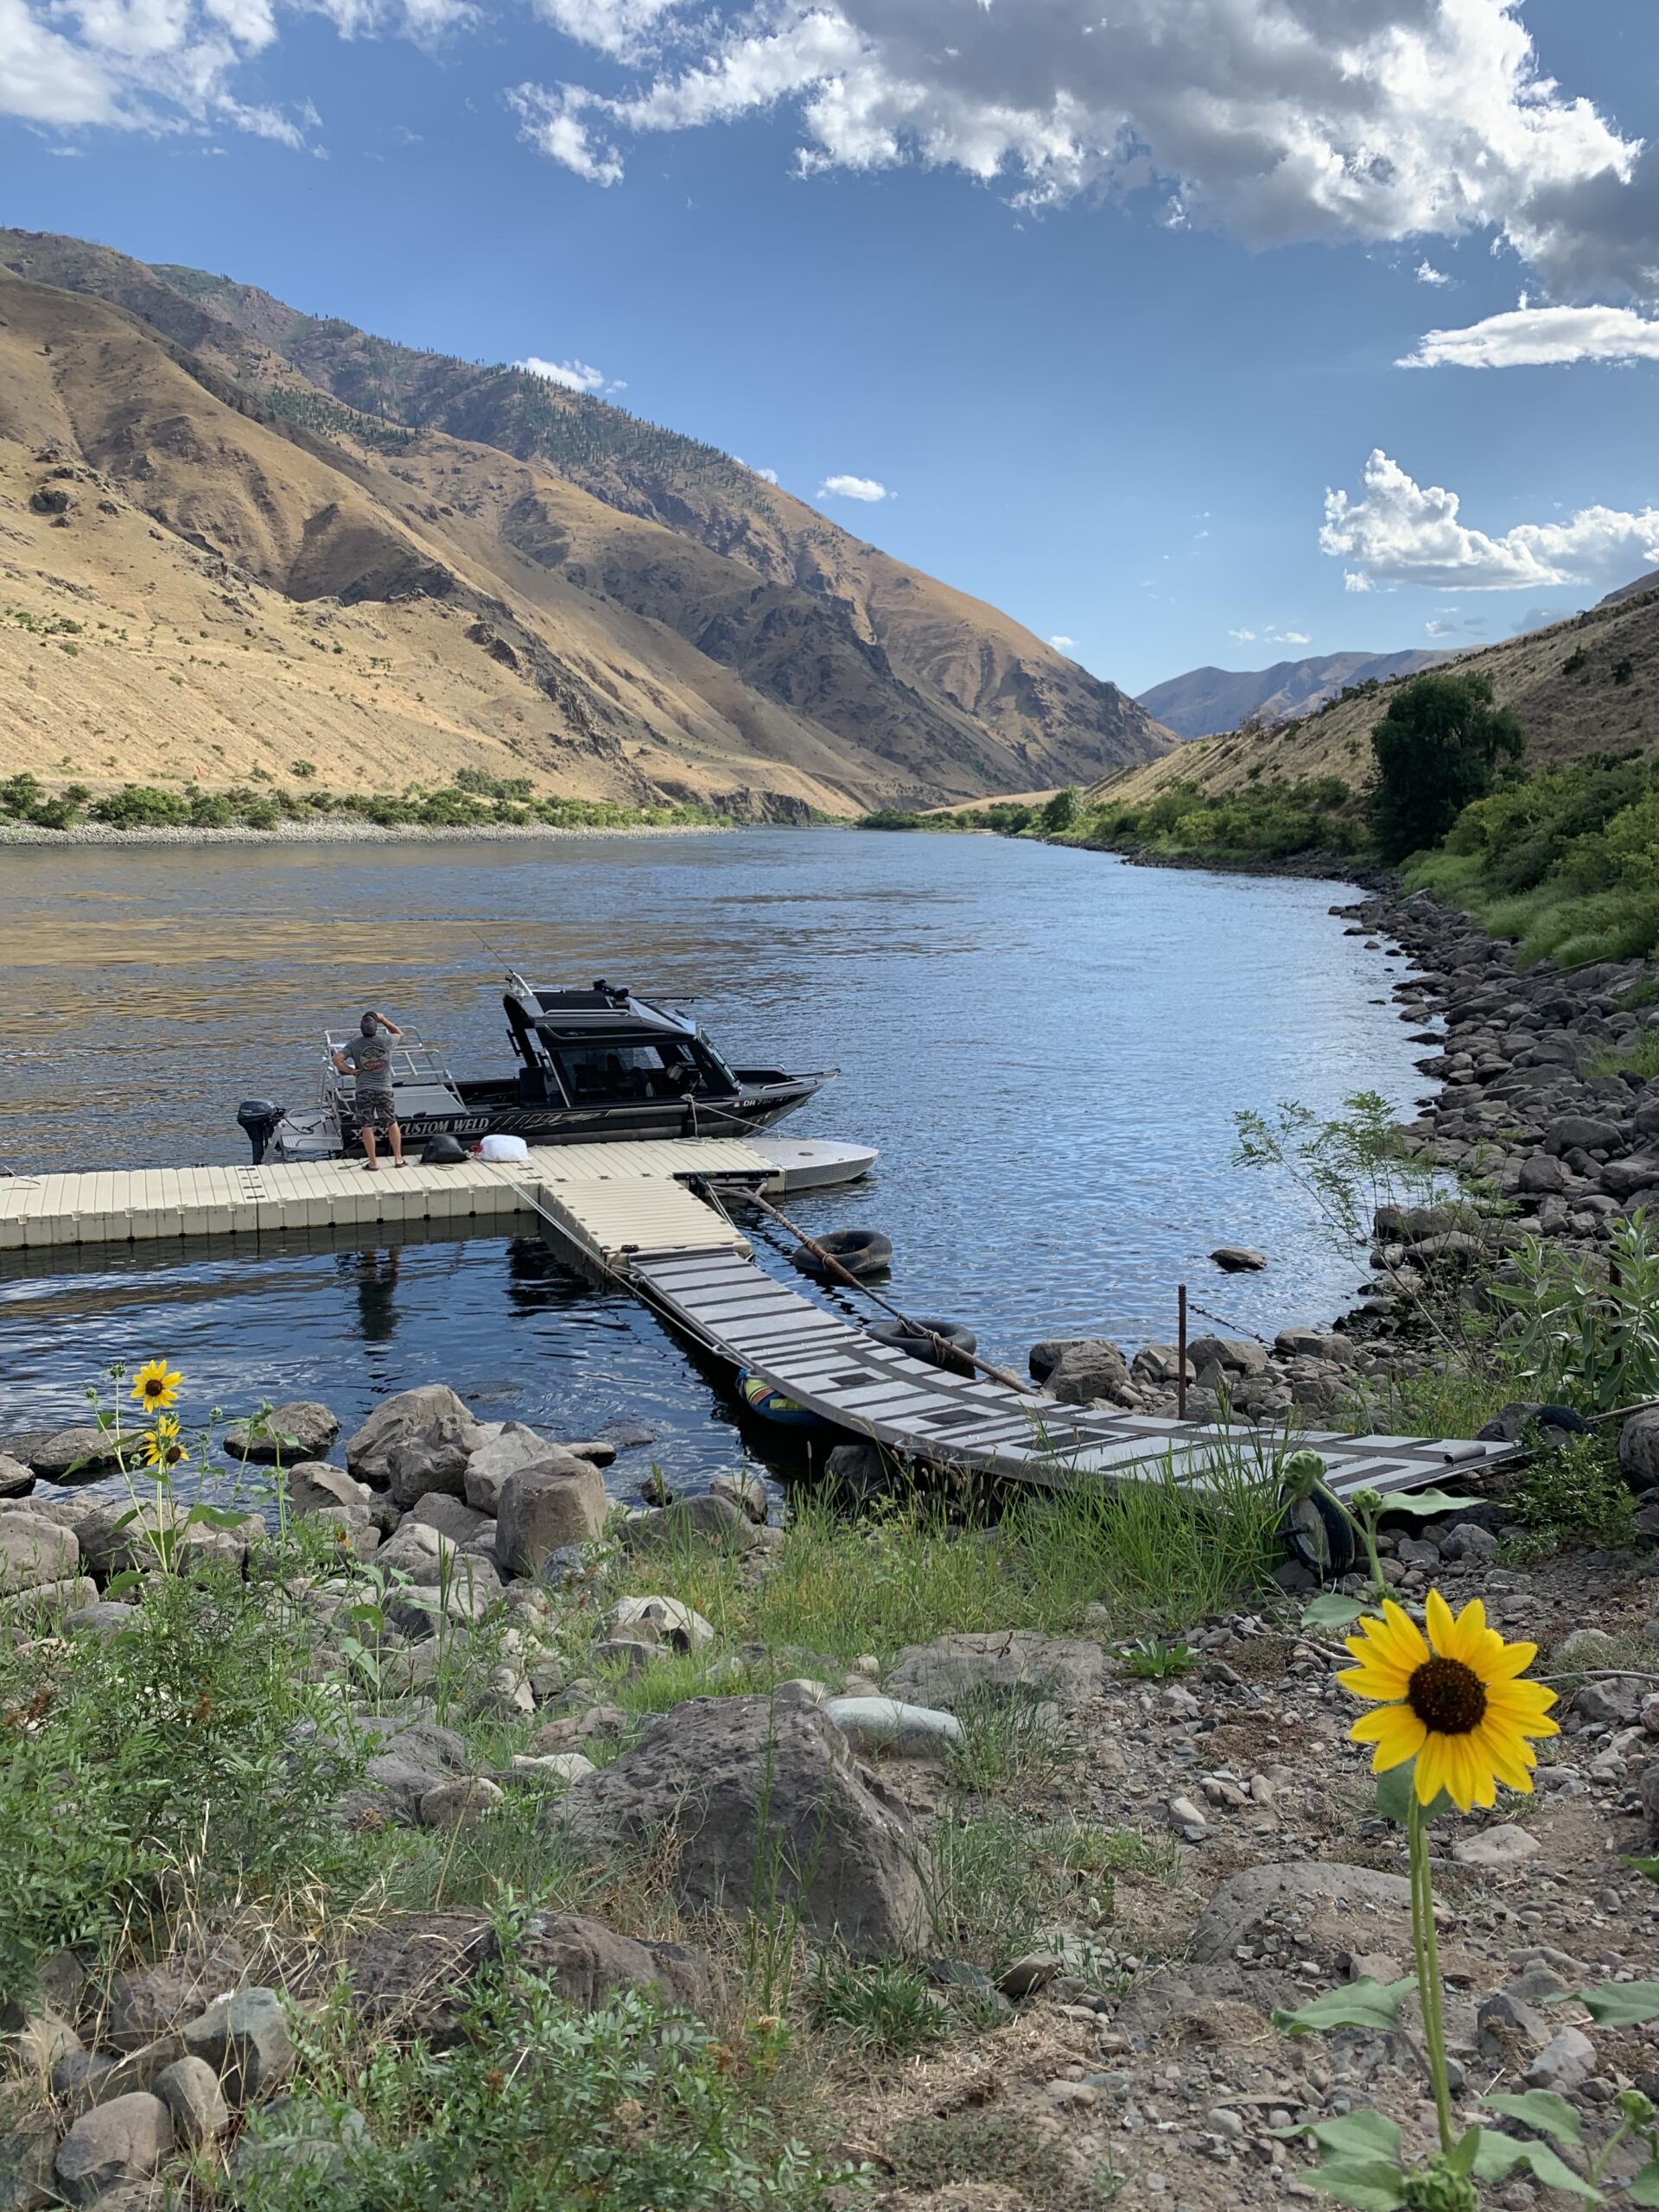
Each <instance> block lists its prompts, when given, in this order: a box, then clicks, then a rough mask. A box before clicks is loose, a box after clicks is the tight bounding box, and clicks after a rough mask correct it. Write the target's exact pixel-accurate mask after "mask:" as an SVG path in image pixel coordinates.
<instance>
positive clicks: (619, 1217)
mask: <svg viewBox="0 0 1659 2212" xmlns="http://www.w3.org/2000/svg"><path fill="white" fill-rule="evenodd" d="M779 1174H780V1171H779V1168H778V1167H777V1166H776V1165H775V1164H774V1163H773V1162H772V1161H769V1160H767V1159H766V1157H765V1156H764V1155H763V1154H760V1153H759V1152H756V1151H755V1150H753V1147H750V1146H749V1145H747V1144H745V1143H743V1142H742V1141H740V1140H736V1139H732V1138H726V1137H706V1138H683V1139H679V1138H677V1139H674V1140H672V1141H664V1142H662V1143H660V1144H654V1143H650V1142H633V1143H625V1144H582V1145H548V1146H543V1147H540V1148H538V1149H537V1150H536V1151H534V1152H532V1153H531V1156H530V1160H529V1163H528V1165H526V1164H524V1163H522V1162H515V1163H512V1164H510V1165H501V1164H498V1163H496V1162H494V1161H487V1160H467V1161H466V1162H464V1163H463V1164H461V1165H458V1166H450V1167H423V1166H419V1165H418V1164H416V1163H415V1162H413V1161H411V1162H410V1164H409V1165H407V1166H403V1167H394V1166H392V1165H391V1162H390V1160H385V1159H383V1160H382V1161H381V1163H380V1166H379V1168H378V1170H377V1172H376V1173H373V1174H370V1173H368V1172H367V1171H366V1169H365V1167H364V1166H362V1164H361V1162H360V1161H358V1160H307V1161H302V1162H293V1163H285V1164H280V1165H264V1166H257V1167H254V1166H245V1167H141V1168H131V1169H126V1170H123V1171H112V1172H110V1173H92V1174H81V1175H12V1176H6V1177H3V1178H0V1251H3V1250H8V1249H10V1250H25V1249H34V1248H35V1247H37V1246H46V1245H61V1244H127V1243H149V1242H151V1241H153V1240H155V1239H158V1238H174V1239H176V1238H180V1237H195V1236H236V1235H245V1234H248V1233H252V1234H255V1235H257V1234H258V1233H259V1232H261V1231H264V1230H272V1231H274V1230H289V1229H321V1228H332V1227H345V1228H355V1227H362V1228H369V1227H375V1226H381V1225H384V1226H387V1227H395V1226H397V1224H400V1223H404V1222H416V1221H432V1222H446V1223H449V1224H461V1223H465V1222H472V1223H474V1224H478V1226H479V1227H480V1229H482V1230H486V1231H490V1230H493V1231H497V1232H499V1231H500V1230H505V1229H506V1228H507V1227H508V1225H509V1224H510V1222H511V1220H512V1217H513V1216H515V1215H521V1216H522V1215H529V1214H536V1213H538V1212H543V1209H545V1213H546V1214H552V1215H554V1216H556V1217H567V1218H568V1223H569V1233H570V1234H571V1236H572V1238H573V1241H575V1242H576V1243H579V1244H580V1245H581V1246H582V1249H584V1250H585V1251H587V1252H588V1254H589V1255H590V1256H592V1257H594V1258H596V1259H598V1260H600V1261H601V1262H603V1263H606V1264H609V1263H610V1262H611V1260H612V1258H613V1256H614V1258H615V1259H616V1260H617V1261H618V1262H620V1260H621V1259H622V1258H623V1257H624V1256H625V1255H626V1254H627V1253H628V1252H630V1251H632V1250H634V1249H642V1248H643V1247H644V1246H645V1245H652V1246H664V1245H667V1246H676V1247H680V1248H684V1247H691V1248H694V1249H700V1248H702V1246H704V1245H707V1246H709V1247H711V1248H715V1249H732V1248H734V1247H740V1248H741V1249H744V1250H747V1246H746V1245H744V1243H743V1240H742V1238H741V1236H738V1235H737V1233H736V1231H735V1230H733V1229H732V1228H731V1226H730V1224H728V1223H725V1222H722V1220H721V1217H720V1216H719V1215H718V1214H717V1213H715V1211H713V1209H712V1208H711V1207H709V1206H706V1205H702V1204H701V1203H700V1202H699V1201H698V1200H697V1199H696V1198H693V1197H692V1196H691V1193H690V1192H689V1191H688V1190H687V1189H686V1187H685V1185H684V1184H683V1182H682V1181H680V1180H679V1178H680V1177H682V1176H687V1175H709V1176H719V1177H725V1178H728V1179H730V1178H737V1179H742V1180H746V1181H749V1180H753V1182H754V1183H755V1185H756V1186H757V1187H760V1186H761V1185H765V1184H766V1182H767V1181H768V1180H769V1179H774V1178H778V1177H779ZM544 1217H545V1215H544ZM560 1225H561V1226H563V1225H565V1224H564V1220H563V1219H562V1220H561V1224H560Z"/></svg>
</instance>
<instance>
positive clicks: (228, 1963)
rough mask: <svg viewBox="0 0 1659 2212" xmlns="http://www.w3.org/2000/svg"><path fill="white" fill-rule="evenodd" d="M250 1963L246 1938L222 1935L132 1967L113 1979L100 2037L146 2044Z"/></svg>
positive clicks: (126, 2045) (117, 2046)
mask: <svg viewBox="0 0 1659 2212" xmlns="http://www.w3.org/2000/svg"><path fill="white" fill-rule="evenodd" d="M247 1963H248V1959H247V1953H246V1952H245V1950H244V1949H243V1948H242V1946H241V1944H240V1943H238V1942H236V1941H235V1940H234V1938H233V1937H231V1936H219V1937H217V1938H216V1939H215V1940H214V1941H213V1942H211V1943H207V1944H203V1945H200V1946H199V1947H198V1948H194V1949H191V1950H183V1951H176V1952H175V1953H174V1955H172V1957H171V1958H167V1959H162V1960H160V1961H157V1963H156V1965H154V1966H147V1967H127V1968H126V1969H125V1971H124V1972H123V1973H121V1974H117V1975H115V1977H114V1978H113V1980H111V1983H110V1986H109V1991H108V1994H107V1997H106V1999H105V2004H104V2006H103V2008H102V2009H103V2013H104V2019H103V2024H102V2027H101V2029H100V2031H99V2042H100V2043H105V2044H109V2045H110V2047H111V2050H129V2051H130V2050H143V2048H144V2047H145V2046H146V2045H147V2044H152V2043H154V2042H156V2039H157V2038H158V2037H161V2036H163V2035H166V2034H168V2032H169V2031H172V2030H173V2029H175V2028H178V2027H181V2026H182V2025H183V2024H184V2022H185V2021H186V2020H189V2019H194V2018H195V2016H196V2014H197V2013H198V2012H200V2011H201V2009H202V2006H203V2005H206V2004H207V2003H208V2002H209V2001H210V2000H211V1999H213V1998H215V1997H218V1996H219V1995H221V1994H222V1993H223V1992H224V1991H226V1990H227V1989H231V1988H233V1987H234V1986H236V1984H237V1983H238V1981H240V1980H241V1979H242V1976H243V1974H244V1973H245V1970H246V1967H247Z"/></svg>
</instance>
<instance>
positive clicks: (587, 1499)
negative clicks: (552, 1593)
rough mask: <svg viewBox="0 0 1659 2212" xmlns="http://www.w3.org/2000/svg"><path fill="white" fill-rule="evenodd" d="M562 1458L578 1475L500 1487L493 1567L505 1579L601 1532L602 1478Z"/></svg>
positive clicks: (529, 1472) (539, 1470)
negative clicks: (498, 1570)
mask: <svg viewBox="0 0 1659 2212" xmlns="http://www.w3.org/2000/svg"><path fill="white" fill-rule="evenodd" d="M563 1457H565V1458H566V1459H569V1460H570V1465H571V1466H572V1467H573V1468H574V1469H575V1470H576V1471H575V1472H574V1473H570V1474H565V1473H562V1472H556V1471H553V1470H552V1469H550V1468H549V1467H548V1466H546V1465H544V1464H542V1465H536V1466H532V1467H521V1468H520V1469H519V1471H518V1473H517V1474H515V1475H509V1476H508V1477H507V1479H506V1481H505V1483H503V1484H502V1485H501V1496H500V1501H499V1504H498V1506H497V1509H496V1520H495V1563H496V1565H497V1566H498V1567H499V1568H500V1570H501V1572H502V1573H504V1574H535V1573H537V1572H538V1571H539V1570H540V1567H541V1566H542V1563H543V1560H545V1559H546V1558H547V1557H548V1555H549V1554H550V1553H551V1552H557V1551H563V1549H564V1548H566V1547H567V1546H568V1545H571V1544H587V1543H591V1542H592V1541H593V1540H594V1537H595V1536H597V1535H600V1534H601V1531H602V1530H603V1529H604V1526H605V1515H606V1510H607V1505H608V1503H609V1501H608V1500H607V1497H606V1493H605V1478H604V1477H603V1476H602V1475H601V1473H600V1471H599V1469H598V1468H597V1467H595V1466H594V1465H593V1463H592V1462H591V1460H587V1459H575V1458H573V1457H572V1456H571V1455H570V1454H569V1453H568V1452H567V1453H565V1454H563ZM740 1517H741V1516H740Z"/></svg>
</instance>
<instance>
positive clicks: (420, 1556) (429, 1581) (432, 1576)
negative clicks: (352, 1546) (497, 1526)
mask: <svg viewBox="0 0 1659 2212" xmlns="http://www.w3.org/2000/svg"><path fill="white" fill-rule="evenodd" d="M375 1560H376V1564H377V1565H378V1566H380V1567H385V1568H387V1569H389V1570H390V1571H391V1573H395V1574H406V1575H407V1576H408V1577H409V1579H410V1581H411V1582H413V1583H415V1584H416V1586H418V1587H419V1588H421V1589H426V1590H435V1589H436V1587H437V1586H438V1585H439V1583H441V1582H442V1581H443V1580H445V1579H446V1577H447V1576H449V1575H452V1574H453V1573H454V1572H455V1542H454V1537H453V1536H446V1535H444V1534H443V1532H442V1529H435V1528H433V1527H432V1526H431V1525H430V1523H429V1522H425V1521H415V1520H408V1521H404V1522H400V1524H399V1526H398V1529H397V1534H396V1535H392V1536H389V1537H388V1538H387V1539H386V1541H385V1543H384V1544H382V1545H381V1547H380V1548H379V1550H378V1552H377V1553H376V1554H375Z"/></svg>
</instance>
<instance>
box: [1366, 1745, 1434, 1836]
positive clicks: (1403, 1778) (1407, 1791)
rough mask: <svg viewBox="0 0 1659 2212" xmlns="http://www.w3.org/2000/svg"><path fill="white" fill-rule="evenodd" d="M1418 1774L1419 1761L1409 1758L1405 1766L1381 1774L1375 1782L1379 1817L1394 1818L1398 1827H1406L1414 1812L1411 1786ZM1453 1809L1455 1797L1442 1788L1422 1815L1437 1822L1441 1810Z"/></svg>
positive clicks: (1393, 1767) (1392, 1767)
mask: <svg viewBox="0 0 1659 2212" xmlns="http://www.w3.org/2000/svg"><path fill="white" fill-rule="evenodd" d="M1416 1776H1417V1762H1416V1760H1415V1759H1407V1760H1406V1761H1405V1762H1404V1764H1402V1765H1400V1766H1391V1767H1390V1768H1389V1770H1388V1772H1387V1773H1386V1774H1385V1775H1383V1776H1381V1777H1379V1778H1378V1781H1377V1785H1376V1810H1377V1815H1378V1818H1379V1819H1381V1820H1384V1821H1393V1823H1394V1825H1395V1827H1397V1828H1402V1827H1404V1826H1405V1825H1406V1821H1407V1818H1408V1815H1409V1814H1410V1811H1411V1796H1412V1789H1413V1787H1414V1783H1415V1781H1416ZM1451 1809H1452V1800H1451V1799H1450V1798H1449V1797H1448V1796H1446V1792H1445V1790H1444V1789H1442V1790H1440V1792H1439V1794H1438V1795H1437V1796H1436V1797H1435V1800H1434V1802H1433V1804H1432V1805H1426V1806H1425V1807H1424V1808H1423V1818H1424V1819H1425V1820H1426V1821H1437V1820H1439V1818H1440V1815H1441V1814H1442V1813H1447V1812H1450V1811H1451Z"/></svg>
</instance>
